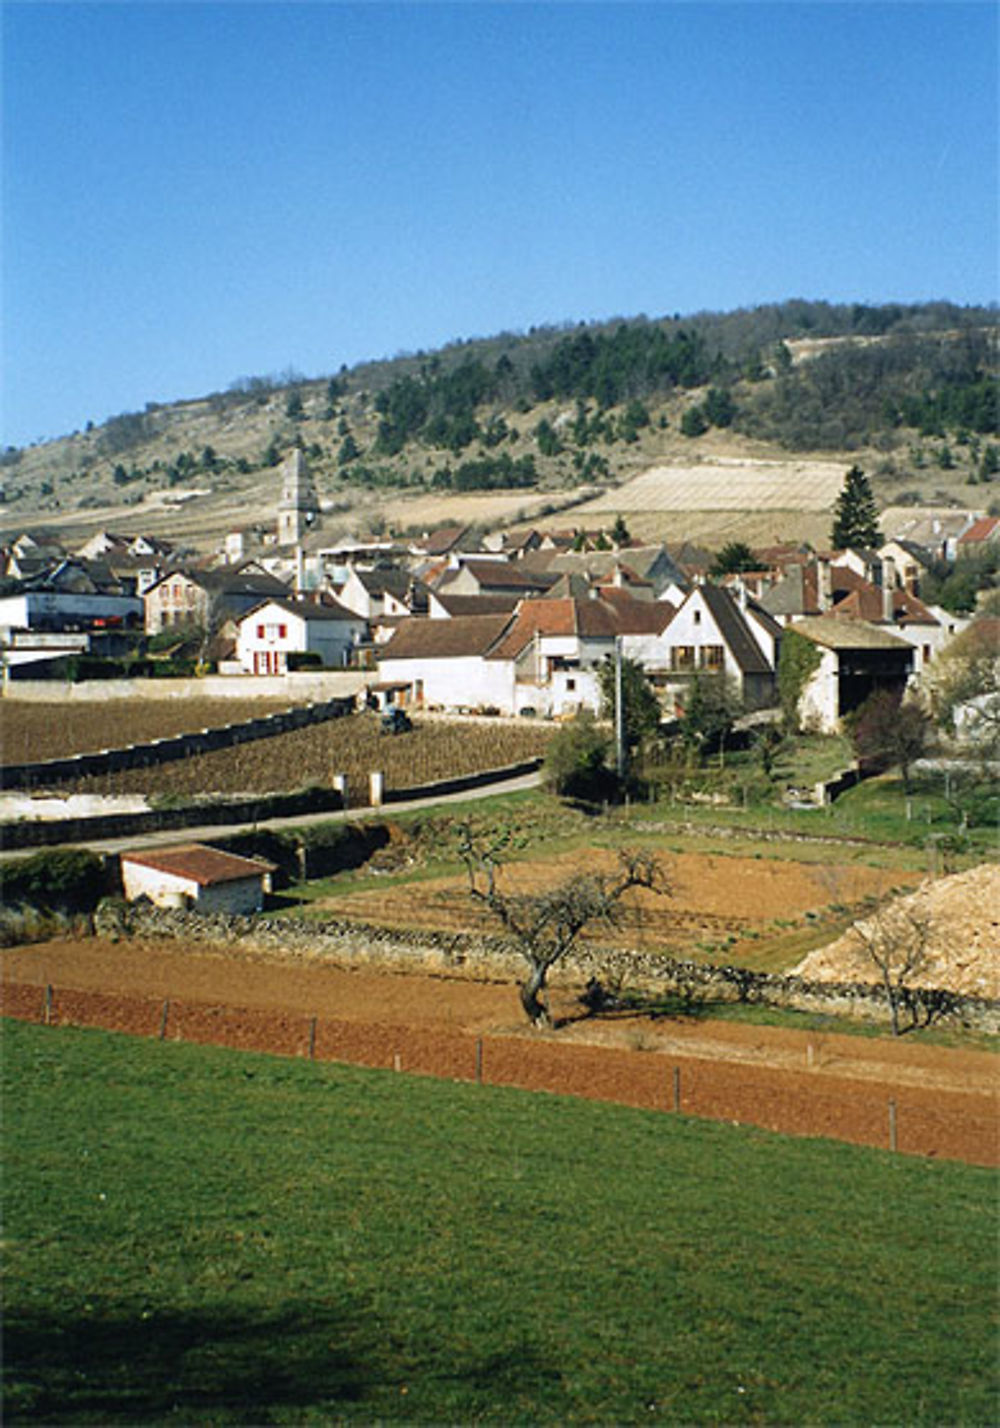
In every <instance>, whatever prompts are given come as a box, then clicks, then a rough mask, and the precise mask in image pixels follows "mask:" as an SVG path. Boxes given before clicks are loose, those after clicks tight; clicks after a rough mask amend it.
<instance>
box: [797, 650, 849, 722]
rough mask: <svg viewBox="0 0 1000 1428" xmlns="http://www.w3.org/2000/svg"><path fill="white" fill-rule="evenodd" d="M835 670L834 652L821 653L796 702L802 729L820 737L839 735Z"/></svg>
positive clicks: (836, 664)
mask: <svg viewBox="0 0 1000 1428" xmlns="http://www.w3.org/2000/svg"><path fill="white" fill-rule="evenodd" d="M838 666H839V660H838V659H837V655H836V652H835V651H834V650H820V662H819V665H818V666H817V667H816V669H815V670H813V673H812V675H811V677H810V678H809V680H808V681H807V682H806V686H805V688H804V689H803V691H802V695H801V698H800V699H799V719H800V720H801V722H802V727H803V728H804V729H807V730H811V731H814V732H816V733H819V734H836V733H838V732H839V730H840V719H839V716H838V712H837V710H838V704H839V699H838V677H837V670H838Z"/></svg>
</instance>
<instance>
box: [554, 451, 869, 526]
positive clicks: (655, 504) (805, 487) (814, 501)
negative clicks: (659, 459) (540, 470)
mask: <svg viewBox="0 0 1000 1428" xmlns="http://www.w3.org/2000/svg"><path fill="white" fill-rule="evenodd" d="M843 481H844V470H843V467H842V465H841V464H839V463H837V462H832V461H756V460H749V459H738V458H727V457H719V458H716V459H713V460H712V461H706V462H704V463H702V462H694V463H691V464H690V465H670V466H653V467H651V468H650V469H649V470H648V471H644V472H642V474H641V475H639V476H636V477H635V478H634V479H633V480H631V481H629V482H627V483H626V484H625V485H624V486H620V487H618V488H616V489H615V490H612V491H607V492H605V493H604V494H603V495H601V496H598V497H597V498H596V499H595V500H593V501H590V502H588V503H587V504H586V505H585V506H582V507H581V508H580V512H581V514H588V513H590V512H593V513H594V514H598V513H602V512H622V513H628V512H630V511H635V512H638V511H828V510H830V509H831V507H832V506H833V503H834V501H835V500H836V498H837V495H838V493H839V491H840V488H841V486H842V485H843Z"/></svg>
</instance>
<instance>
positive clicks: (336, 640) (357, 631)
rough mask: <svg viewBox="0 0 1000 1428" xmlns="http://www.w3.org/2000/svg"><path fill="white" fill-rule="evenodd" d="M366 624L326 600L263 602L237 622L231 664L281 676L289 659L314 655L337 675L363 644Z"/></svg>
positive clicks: (255, 671) (252, 671)
mask: <svg viewBox="0 0 1000 1428" xmlns="http://www.w3.org/2000/svg"><path fill="white" fill-rule="evenodd" d="M366 632H367V626H366V622H365V621H364V620H363V619H362V617H361V616H360V615H356V614H354V612H353V611H352V610H347V609H345V607H344V606H343V605H341V604H339V603H338V602H337V601H336V600H334V599H333V597H332V596H324V597H322V599H318V600H316V599H298V600H265V601H264V602H263V603H262V604H260V605H257V606H256V607H255V608H254V609H253V610H250V611H249V612H248V613H247V614H246V615H244V616H243V617H242V619H240V620H239V621H238V622H237V626H236V658H237V660H238V661H239V663H240V665H241V666H242V668H243V669H245V670H246V671H247V673H248V674H285V673H287V671H288V660H289V655H291V654H304V653H306V652H310V653H313V654H318V655H319V657H320V659H321V660H322V662H323V664H324V666H325V667H326V668H328V669H342V668H343V667H344V666H345V665H347V664H348V663H350V659H351V655H352V653H353V652H354V650H355V649H356V648H357V646H358V644H359V643H360V642H361V641H362V640H363V639H364V638H365V634H366Z"/></svg>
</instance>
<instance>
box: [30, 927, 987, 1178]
mask: <svg viewBox="0 0 1000 1428" xmlns="http://www.w3.org/2000/svg"><path fill="white" fill-rule="evenodd" d="M3 977H4V1001H3V1010H4V1012H5V1013H6V1014H8V1015H11V1016H18V1017H24V1018H26V1019H30V1020H45V1019H46V1018H47V1019H49V1020H50V1021H52V1022H53V1023H55V1024H60V1023H76V1024H81V1025H94V1026H103V1027H107V1028H110V1029H117V1030H122V1031H129V1032H133V1033H136V1034H140V1035H147V1036H158V1035H165V1036H166V1037H167V1038H168V1039H173V1038H177V1039H183V1040H190V1041H211V1042H218V1043H220V1044H224V1045H233V1046H241V1047H245V1048H248V1049H250V1048H252V1049H256V1050H264V1051H273V1052H279V1053H281V1054H285V1055H296V1056H308V1055H310V1054H313V1055H315V1056H316V1057H317V1058H318V1059H332V1060H343V1061H350V1062H354V1063H357V1064H361V1065H370V1066H383V1067H394V1066H395V1067H398V1068H399V1069H400V1070H403V1071H412V1072H420V1073H424V1074H430V1075H440V1076H446V1077H453V1078H457V1079H463V1080H472V1079H474V1078H475V1076H476V1074H477V1068H478V1069H480V1070H481V1074H482V1079H483V1080H484V1081H486V1082H489V1083H491V1084H503V1085H516V1086H521V1087H524V1088H526V1089H530V1090H548V1091H557V1092H563V1093H569V1094H573V1095H579V1096H586V1097H592V1098H596V1099H601V1100H609V1101H617V1102H621V1103H623V1104H626V1105H635V1106H644V1107H649V1108H653V1109H657V1108H658V1109H662V1110H667V1111H670V1110H673V1109H674V1108H675V1098H676V1097H677V1096H678V1094H679V1100H680V1109H681V1110H682V1111H684V1112H687V1113H690V1114H693V1115H701V1116H707V1117H711V1118H713V1119H725V1120H730V1121H740V1122H744V1123H748V1124H753V1125H759V1126H762V1127H766V1128H768V1129H772V1130H781V1131H786V1132H790V1133H793V1134H802V1135H822V1136H830V1137H834V1138H837V1139H842V1140H847V1141H853V1142H856V1143H858V1144H866V1145H878V1146H883V1147H887V1146H888V1145H889V1139H890V1118H891V1117H890V1103H892V1104H893V1105H894V1108H895V1110H894V1116H895V1126H896V1136H897V1148H898V1149H899V1150H900V1151H903V1152H909V1153H914V1154H923V1155H936V1156H941V1157H945V1158H950V1159H961V1160H968V1161H971V1162H973V1163H976V1164H982V1165H995V1164H998V1163H1000V1136H998V1130H997V1126H998V1121H997V1109H998V1106H997V1086H998V1082H997V1062H996V1058H995V1057H993V1056H992V1055H990V1054H989V1053H987V1052H976V1051H952V1050H947V1049H943V1048H938V1047H929V1046H924V1045H921V1044H918V1043H916V1042H910V1041H907V1040H905V1039H904V1040H900V1041H893V1040H891V1039H888V1038H875V1037H856V1036H844V1035H837V1034H820V1033H807V1032H798V1031H788V1030H784V1029H776V1028H772V1027H764V1026H751V1025H736V1024H731V1023H726V1022H717V1021H711V1020H708V1019H694V1018H692V1019H690V1020H689V1019H683V1020H682V1019H662V1020H658V1021H654V1020H651V1019H649V1018H638V1017H632V1016H629V1017H623V1018H621V1019H612V1020H603V1019H602V1020H593V1019H586V1018H581V1017H580V1015H579V1013H580V1008H579V1005H578V1003H577V1000H576V989H574V988H571V987H568V986H563V987H557V988H556V990H555V993H554V997H553V1010H554V1012H555V1013H556V1014H557V1016H562V1017H564V1018H566V1022H565V1024H564V1025H563V1026H562V1027H561V1028H560V1030H559V1031H558V1032H553V1033H550V1034H547V1035H538V1034H536V1033H531V1032H529V1031H527V1029H526V1028H525V1025H524V1023H523V1021H522V1020H521V1019H520V1012H519V1007H518V1003H517V997H516V992H515V990H514V988H513V987H511V986H509V985H502V984H485V983H476V982H469V981H462V980H457V979H456V980H451V979H447V978H435V977H427V976H403V975H388V974H377V973H372V972H369V971H363V972H362V971H352V970H346V969H343V968H337V967H332V966H309V967H306V966H301V965H296V966H291V965H287V964H284V963H281V962H278V961H273V960H265V959H263V958H259V957H255V958H248V957H245V956H239V955H235V954H231V953H228V952H221V951H220V952H205V951H204V950H203V949H199V950H198V951H188V950H184V949H181V948H178V947H177V946H176V945H175V944H139V943H124V944H111V943H107V942H102V941H100V940H96V939H94V940H89V941H84V942H52V943H45V944H42V945H39V946H36V947H25V948H19V949H16V950H14V951H8V952H5V953H4V954H3ZM47 986H51V987H52V988H53V989H54V991H53V995H52V997H51V1000H50V1001H49V1003H48V1007H47V998H46V991H45V989H46V987H47Z"/></svg>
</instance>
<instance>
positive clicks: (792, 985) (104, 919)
mask: <svg viewBox="0 0 1000 1428" xmlns="http://www.w3.org/2000/svg"><path fill="white" fill-rule="evenodd" d="M95 927H96V930H97V931H98V932H100V933H101V934H102V935H105V936H111V937H116V936H134V937H168V938H172V939H175V940H179V941H184V942H205V943H215V944H218V943H223V944H225V943H229V944H232V943H237V942H238V943H239V944H240V945H241V946H246V947H251V948H254V949H256V950H259V951H261V952H265V953H267V952H270V953H280V954H281V955H282V956H283V957H292V958H297V959H302V960H306V961H321V960H324V959H327V960H331V961H336V962H342V963H347V964H348V965H368V964H389V965H392V966H394V967H396V968H397V969H398V968H400V967H407V968H409V969H411V970H420V971H423V972H438V973H442V972H447V973H448V974H449V975H452V976H454V975H458V976H467V977H470V978H472V979H474V980H478V981H484V980H486V981H489V980H497V979H500V980H504V981H507V980H512V979H515V978H519V977H520V976H521V975H523V972H524V966H525V964H524V960H523V958H522V957H521V955H520V953H519V952H518V950H517V948H516V947H515V946H514V945H513V944H512V943H510V942H506V941H503V940H502V939H499V938H490V937H483V936H473V935H469V934H451V933H436V932H427V931H413V932H408V931H406V930H402V929H395V928H391V929H387V928H380V927H371V926H368V925H365V924H360V923H351V922H337V921H330V922H324V923H321V924H319V925H317V924H315V923H309V924H306V923H301V922H297V921H294V920H292V919H288V918H268V917H263V918H250V917H236V916H227V915H221V914H220V915H215V916H204V915H202V914H198V913H190V912H177V911H173V910H165V909H161V908H154V907H151V906H149V905H146V904H119V903H117V902H116V903H107V904H102V906H101V907H100V908H99V909H98V915H97V917H96V919H95ZM562 966H563V967H564V968H565V970H567V971H568V972H570V974H571V975H572V976H573V977H574V978H577V979H579V980H580V981H581V982H585V981H589V980H590V979H597V980H599V981H600V983H601V984H602V986H603V987H606V988H607V987H612V988H617V996H618V998H619V1000H622V999H626V998H628V997H629V996H632V995H640V996H646V997H650V996H653V997H655V996H663V997H671V998H676V999H678V1000H679V1001H680V1002H681V1003H682V1004H683V1006H684V1007H685V1008H686V1009H689V1010H694V1009H696V1008H697V1007H698V1006H700V1005H702V1004H704V1003H708V1002H747V1003H756V1004H758V1005H763V1006H774V1007H785V1008H789V1009H792V1010H795V1011H808V1012H817V1013H821V1014H825V1015H830V1016H847V1017H854V1018H861V1019H864V1020H868V1021H874V1022H880V1023H887V1022H888V1021H889V1007H888V1003H887V1000H886V996H885V993H884V991H883V990H882V989H881V988H880V987H878V986H875V985H869V984H867V983H830V982H807V981H805V980H803V979H802V978H801V977H788V976H778V975H775V974H772V973H766V972H752V971H750V970H749V969H747V968H745V967H725V966H722V967H720V966H714V965H707V964H703V963H697V962H682V961H678V960H677V959H676V958H673V957H668V956H665V955H663V954H660V953H656V952H637V951H628V950H620V949H616V948H599V947H597V948H591V947H585V948H582V949H581V950H579V951H578V952H576V953H575V954H574V955H573V956H572V957H570V958H567V959H566V961H565V963H563V964H562ZM905 1001H906V1005H907V1009H908V1010H909V1011H910V1012H912V1013H913V1014H914V1015H915V1016H916V1018H917V1019H918V1020H919V1021H921V1022H922V1023H924V1022H931V1021H940V1022H948V1023H951V1024H952V1025H958V1026H963V1027H966V1028H969V1029H972V1030H976V1031H985V1032H990V1033H994V1034H995V1033H997V1032H1000V1002H996V1001H988V1000H985V999H983V998H978V997H963V996H959V995H957V994H955V993H951V992H943V991H940V990H939V989H936V988H915V989H911V990H910V991H909V992H908V993H907V994H906V998H905Z"/></svg>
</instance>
